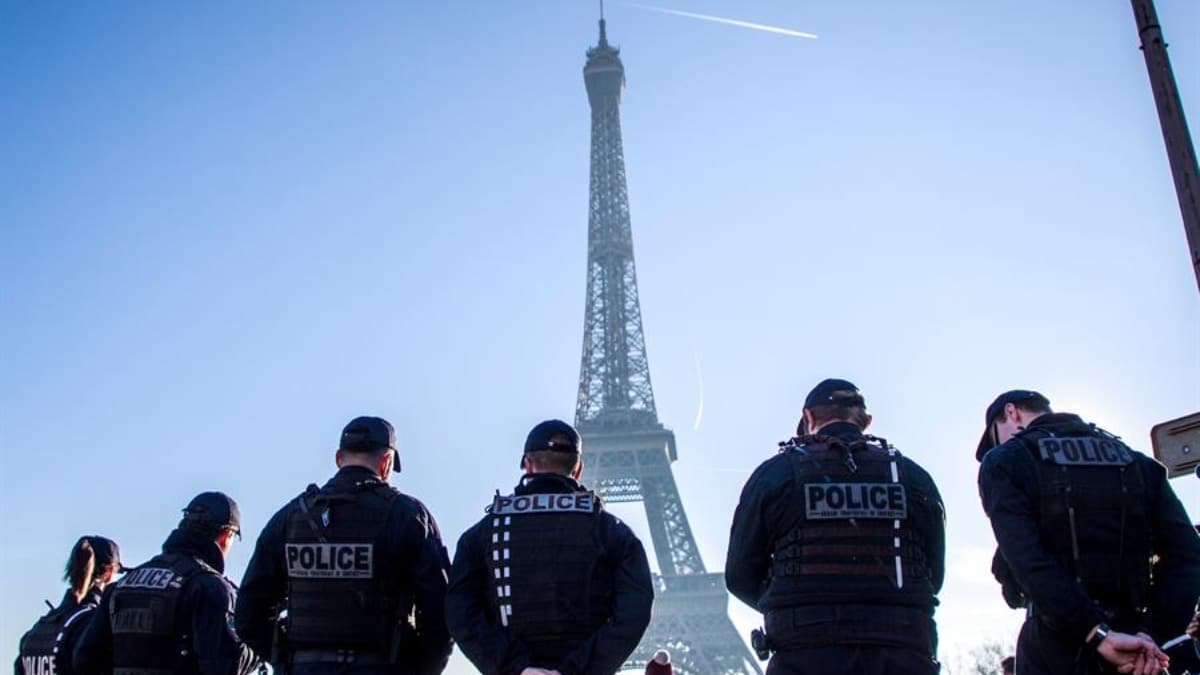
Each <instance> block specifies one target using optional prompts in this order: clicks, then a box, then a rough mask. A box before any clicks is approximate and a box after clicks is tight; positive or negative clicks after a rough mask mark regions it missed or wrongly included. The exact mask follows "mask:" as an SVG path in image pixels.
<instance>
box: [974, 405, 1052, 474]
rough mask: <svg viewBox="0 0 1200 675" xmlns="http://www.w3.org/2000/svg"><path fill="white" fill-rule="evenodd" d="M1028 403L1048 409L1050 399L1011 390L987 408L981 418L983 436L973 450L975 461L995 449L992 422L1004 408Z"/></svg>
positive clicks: (981, 459) (980, 459)
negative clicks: (1024, 402) (1009, 405)
mask: <svg viewBox="0 0 1200 675" xmlns="http://www.w3.org/2000/svg"><path fill="white" fill-rule="evenodd" d="M1022 401H1028V402H1030V403H1033V404H1034V405H1036V406H1037V407H1039V408H1049V407H1050V399H1048V398H1046V397H1045V396H1042V395H1041V394H1039V393H1037V392H1036V391H1033V390H1031V389H1013V390H1011V391H1006V392H1004V393H1003V394H1000V395H999V396H997V397H996V400H995V401H992V404H991V405H989V406H988V407H987V412H986V413H984V416H983V436H982V437H980V439H979V446H978V447H977V448H975V459H976V460H978V461H980V462H982V461H983V456H984V455H986V454H987V451H988V450H991V449H992V448H994V447H996V436H995V434H993V433H992V422H994V421H995V420H996V418H997V417H999V416H1000V413H1002V412H1004V406H1006V405H1008V404H1009V403H1020V402H1022Z"/></svg>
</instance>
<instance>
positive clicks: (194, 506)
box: [180, 492, 242, 535]
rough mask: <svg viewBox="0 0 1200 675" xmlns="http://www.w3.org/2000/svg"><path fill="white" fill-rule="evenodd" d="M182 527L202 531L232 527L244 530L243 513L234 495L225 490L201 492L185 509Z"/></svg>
mask: <svg viewBox="0 0 1200 675" xmlns="http://www.w3.org/2000/svg"><path fill="white" fill-rule="evenodd" d="M180 527H185V528H189V529H194V530H200V531H210V530H219V529H222V528H230V529H232V530H233V531H234V532H235V533H237V534H239V535H240V534H241V532H242V513H241V511H239V510H238V505H237V502H235V501H233V497H230V496H229V495H227V494H225V493H223V492H201V493H200V494H198V495H196V496H195V497H194V498H193V499H192V501H190V502H188V505H187V506H186V507H185V508H184V509H183V522H181V523H180Z"/></svg>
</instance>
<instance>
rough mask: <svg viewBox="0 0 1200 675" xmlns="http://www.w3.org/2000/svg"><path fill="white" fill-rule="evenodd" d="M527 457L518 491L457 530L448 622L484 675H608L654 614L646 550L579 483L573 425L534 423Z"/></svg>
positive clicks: (579, 466)
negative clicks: (528, 671) (533, 672)
mask: <svg viewBox="0 0 1200 675" xmlns="http://www.w3.org/2000/svg"><path fill="white" fill-rule="evenodd" d="M521 465H522V467H523V468H524V469H525V471H526V475H525V476H524V478H523V479H522V480H521V483H520V484H519V485H518V486H517V487H516V489H515V490H514V491H513V493H512V494H509V495H499V494H497V495H496V497H495V499H494V500H493V502H492V505H491V507H490V508H489V509H488V511H489V513H488V515H487V516H485V517H484V518H483V519H482V520H480V521H479V522H478V523H477V524H475V525H474V526H472V527H471V528H470V529H468V530H467V531H466V532H465V533H464V534H463V535H462V537H461V538H460V539H459V541H458V548H457V549H456V550H455V553H454V565H453V568H452V570H451V577H450V589H449V592H448V595H447V600H446V607H447V617H446V618H447V620H448V621H449V624H450V632H451V633H452V634H453V635H454V637H455V639H456V640H457V641H458V644H459V647H460V648H461V649H462V651H463V653H464V654H466V656H467V658H469V659H470V660H471V662H472V663H474V664H475V667H476V668H478V669H479V670H480V671H481V672H482V673H484V675H517V674H518V673H520V672H521V671H522V670H524V669H525V668H541V669H546V670H551V671H558V672H560V673H562V674H563V675H568V674H569V675H611V674H612V673H614V672H616V671H617V669H619V668H620V667H621V664H622V663H623V662H624V661H625V659H626V658H628V656H629V654H630V653H632V652H633V650H634V648H635V647H637V644H638V642H639V641H640V640H641V638H642V634H643V633H644V632H645V630H646V626H647V625H648V624H649V621H650V606H651V603H652V601H653V597H654V592H653V589H652V587H651V582H650V568H649V564H648V562H647V561H646V553H645V550H644V549H643V547H642V544H641V542H640V541H638V539H637V537H636V536H634V534H633V532H632V531H631V530H630V529H629V528H628V527H627V526H626V525H625V524H624V523H622V522H620V521H619V520H617V519H616V518H614V517H613V516H612V515H611V514H609V513H607V512H606V511H604V510H603V509H602V507H601V505H600V502H599V499H598V498H597V497H596V495H595V494H594V493H592V492H589V491H587V490H586V489H585V488H583V487H582V486H580V484H579V483H578V482H577V479H578V478H579V475H580V472H581V471H582V469H583V465H582V462H581V460H580V457H579V435H578V434H577V433H576V432H575V430H574V429H573V428H572V427H571V426H570V425H568V424H566V423H565V422H562V421H559V420H548V421H546V422H543V423H541V424H539V425H537V426H535V427H534V429H533V430H532V431H531V432H530V434H529V437H528V438H527V439H526V443H525V452H524V454H523V456H522V464H521Z"/></svg>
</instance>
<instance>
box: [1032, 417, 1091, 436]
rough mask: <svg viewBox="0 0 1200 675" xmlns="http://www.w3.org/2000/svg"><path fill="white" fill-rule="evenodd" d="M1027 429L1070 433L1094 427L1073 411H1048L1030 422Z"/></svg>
mask: <svg viewBox="0 0 1200 675" xmlns="http://www.w3.org/2000/svg"><path fill="white" fill-rule="evenodd" d="M1025 428H1026V429H1044V430H1046V431H1053V432H1055V433H1070V432H1072V431H1078V432H1090V431H1091V430H1092V427H1091V425H1090V424H1088V423H1087V422H1084V421H1083V418H1081V417H1080V416H1079V415H1074V414H1072V413H1046V414H1045V415H1042V416H1041V417H1038V418H1037V419H1035V420H1034V421H1032V422H1030V423H1029V426H1027V427H1025Z"/></svg>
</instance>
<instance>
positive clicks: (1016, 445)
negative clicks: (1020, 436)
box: [979, 439, 1029, 472]
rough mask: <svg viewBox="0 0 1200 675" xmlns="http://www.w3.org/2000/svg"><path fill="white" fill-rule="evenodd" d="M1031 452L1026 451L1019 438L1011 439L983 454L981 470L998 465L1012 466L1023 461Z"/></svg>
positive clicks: (987, 469)
mask: <svg viewBox="0 0 1200 675" xmlns="http://www.w3.org/2000/svg"><path fill="white" fill-rule="evenodd" d="M1028 454H1029V453H1027V452H1026V451H1025V446H1024V445H1023V444H1022V443H1021V441H1019V440H1017V439H1010V440H1008V441H1005V442H1004V443H1001V444H1000V445H997V446H996V447H994V448H992V449H991V450H988V451H987V453H985V454H984V455H983V462H982V464H981V465H980V468H979V470H980V471H981V472H983V471H989V470H991V469H994V468H996V467H1012V466H1013V465H1014V464H1016V463H1017V462H1019V461H1021V460H1022V459H1023V458H1024V457H1025V456H1027V455H1028Z"/></svg>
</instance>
